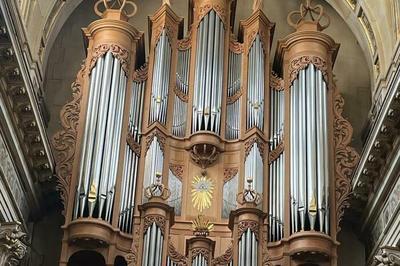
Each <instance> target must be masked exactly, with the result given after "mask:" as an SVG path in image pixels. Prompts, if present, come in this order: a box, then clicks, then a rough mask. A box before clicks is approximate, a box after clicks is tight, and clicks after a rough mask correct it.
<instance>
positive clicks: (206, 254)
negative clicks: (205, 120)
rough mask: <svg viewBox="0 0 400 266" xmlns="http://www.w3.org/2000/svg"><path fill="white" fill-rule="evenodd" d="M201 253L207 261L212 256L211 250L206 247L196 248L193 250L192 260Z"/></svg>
mask: <svg viewBox="0 0 400 266" xmlns="http://www.w3.org/2000/svg"><path fill="white" fill-rule="evenodd" d="M199 255H202V256H203V257H204V258H205V259H206V261H208V260H209V258H210V251H209V250H208V249H205V248H194V249H193V250H192V261H193V260H194V259H195V258H196V257H197V256H199Z"/></svg>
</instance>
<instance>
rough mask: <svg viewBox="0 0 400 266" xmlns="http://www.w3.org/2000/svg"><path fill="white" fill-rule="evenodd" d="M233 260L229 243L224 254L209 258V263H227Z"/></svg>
mask: <svg viewBox="0 0 400 266" xmlns="http://www.w3.org/2000/svg"><path fill="white" fill-rule="evenodd" d="M232 260H233V247H232V245H230V246H229V247H228V249H227V250H225V252H224V254H222V255H221V256H219V257H216V258H214V259H212V260H211V265H229V263H231V262H232Z"/></svg>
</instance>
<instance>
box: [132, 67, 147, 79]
mask: <svg viewBox="0 0 400 266" xmlns="http://www.w3.org/2000/svg"><path fill="white" fill-rule="evenodd" d="M148 70H149V64H148V63H145V64H144V65H143V66H141V67H140V68H139V69H137V70H136V71H135V72H133V78H132V79H133V81H134V82H137V83H141V82H144V81H146V80H147V78H148V77H147V73H148Z"/></svg>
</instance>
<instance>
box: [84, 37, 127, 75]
mask: <svg viewBox="0 0 400 266" xmlns="http://www.w3.org/2000/svg"><path fill="white" fill-rule="evenodd" d="M107 52H111V53H112V54H113V56H114V57H115V58H117V59H118V60H119V62H120V63H121V67H122V69H123V70H124V71H125V73H129V64H130V56H129V52H128V50H126V49H125V48H123V47H121V46H119V45H117V44H100V45H98V46H96V47H95V48H94V49H93V53H92V58H91V60H90V64H89V72H91V71H92V69H93V68H94V67H95V65H96V63H97V60H98V59H99V58H100V57H102V56H104V55H105V54H106V53H107Z"/></svg>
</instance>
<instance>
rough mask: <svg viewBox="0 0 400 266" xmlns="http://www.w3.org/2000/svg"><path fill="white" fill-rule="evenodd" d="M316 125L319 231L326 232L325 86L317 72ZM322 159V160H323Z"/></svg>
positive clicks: (319, 72) (319, 73)
mask: <svg viewBox="0 0 400 266" xmlns="http://www.w3.org/2000/svg"><path fill="white" fill-rule="evenodd" d="M315 89H316V108H315V113H316V123H317V158H319V159H318V160H317V188H318V190H317V196H318V201H317V207H318V218H319V229H320V231H321V232H323V231H324V223H325V221H324V219H325V206H324V205H325V203H324V200H325V176H324V171H325V170H324V168H325V163H324V162H325V159H327V158H324V157H323V156H324V137H325V138H326V136H324V118H323V113H322V112H323V111H322V108H325V106H324V104H323V91H322V90H323V89H324V88H323V86H322V73H321V71H319V70H317V71H316V88H315ZM321 159H322V160H321Z"/></svg>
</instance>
